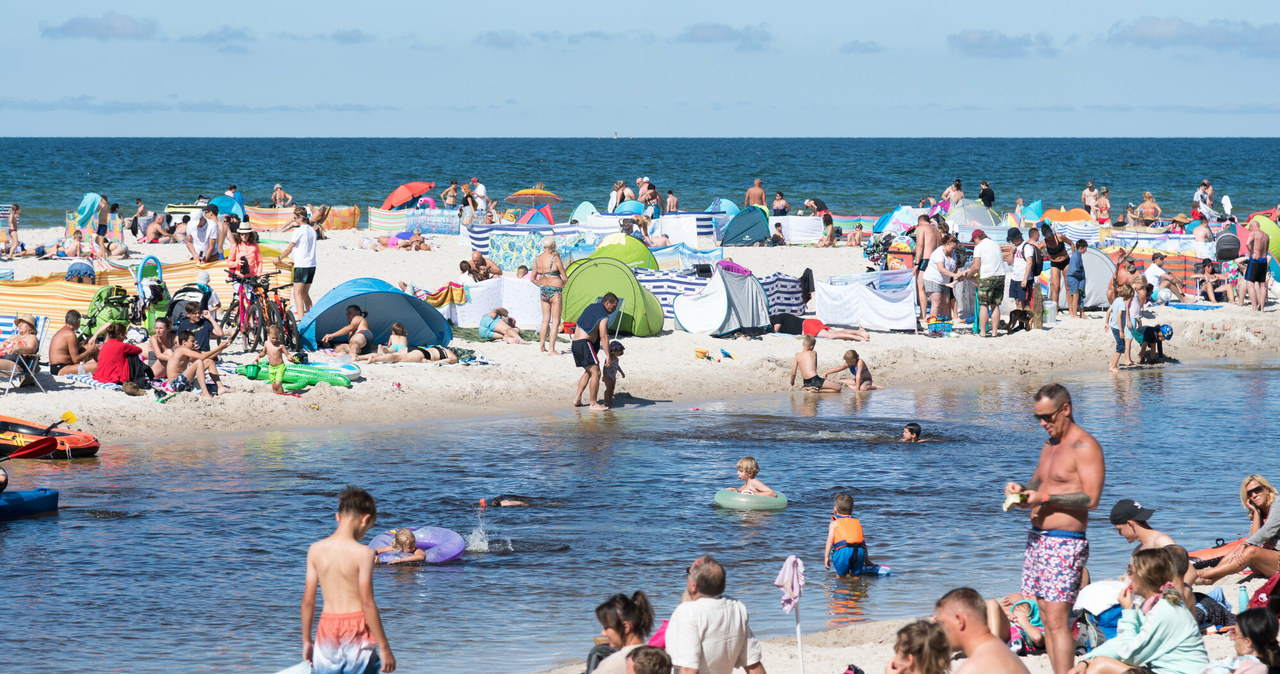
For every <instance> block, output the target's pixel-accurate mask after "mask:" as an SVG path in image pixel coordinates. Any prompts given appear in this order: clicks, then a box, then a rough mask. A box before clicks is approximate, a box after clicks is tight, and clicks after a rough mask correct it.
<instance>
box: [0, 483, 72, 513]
mask: <svg viewBox="0 0 1280 674" xmlns="http://www.w3.org/2000/svg"><path fill="white" fill-rule="evenodd" d="M57 511H58V490H57V489H44V488H40V489H32V490H30V491H5V492H3V493H0V520H11V519H15V518H18V517H30V516H32V515H43V514H44V513H52V512H57Z"/></svg>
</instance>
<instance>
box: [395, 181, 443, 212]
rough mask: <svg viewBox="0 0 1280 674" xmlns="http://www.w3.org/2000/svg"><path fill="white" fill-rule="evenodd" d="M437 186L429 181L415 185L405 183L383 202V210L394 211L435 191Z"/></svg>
mask: <svg viewBox="0 0 1280 674" xmlns="http://www.w3.org/2000/svg"><path fill="white" fill-rule="evenodd" d="M435 187H436V184H435V183H434V182H431V181H429V180H427V181H418V182H413V183H405V184H403V185H401V186H399V187H397V188H395V189H394V190H391V194H388V195H387V200H386V201H384V202H382V210H384V211H392V210H395V209H397V208H400V207H401V206H403V205H405V204H407V203H409V202H410V201H413V200H414V199H417V198H418V197H420V196H422V195H423V194H426V193H427V192H430V191H431V190H433V189H435Z"/></svg>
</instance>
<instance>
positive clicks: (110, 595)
mask: <svg viewBox="0 0 1280 674" xmlns="http://www.w3.org/2000/svg"><path fill="white" fill-rule="evenodd" d="M1276 370H1277V366H1276V365H1274V364H1265V363H1264V364H1261V365H1258V364H1251V365H1235V366H1229V365H1215V364H1207V365H1187V366H1180V367H1170V368H1166V369H1162V370H1146V371H1134V372H1128V373H1124V374H1122V375H1120V376H1119V377H1116V378H1114V379H1113V378H1111V377H1110V376H1108V375H1105V374H1101V375H1093V374H1085V375H1078V376H1071V377H1066V378H1064V379H1063V380H1062V381H1063V382H1064V383H1066V384H1067V385H1068V387H1069V388H1070V389H1071V390H1072V392H1073V395H1074V396H1075V399H1076V406H1075V407H1076V413H1077V418H1078V420H1079V421H1080V422H1081V423H1082V424H1083V425H1084V426H1085V428H1086V429H1088V430H1090V431H1091V432H1093V433H1094V434H1095V435H1097V437H1098V438H1099V440H1100V441H1101V442H1102V444H1103V447H1104V450H1105V452H1106V458H1107V468H1108V477H1107V487H1106V490H1105V492H1104V495H1103V499H1102V501H1103V503H1102V506H1101V507H1100V508H1099V509H1098V512H1096V513H1095V514H1094V515H1093V517H1092V525H1093V526H1092V528H1091V534H1092V535H1091V539H1092V541H1093V542H1092V546H1093V548H1092V557H1091V560H1090V564H1089V566H1090V569H1091V570H1092V571H1093V573H1094V574H1095V575H1096V576H1097V577H1104V576H1113V575H1116V574H1118V573H1120V572H1121V570H1122V569H1123V565H1124V558H1125V556H1126V555H1127V554H1128V551H1129V549H1130V547H1131V546H1128V545H1127V544H1125V543H1124V541H1123V539H1121V538H1120V537H1118V536H1116V535H1115V534H1114V533H1113V532H1112V531H1111V529H1110V526H1109V525H1108V523H1107V521H1106V513H1107V512H1108V511H1109V509H1110V506H1111V504H1113V503H1114V502H1115V500H1116V499H1118V498H1123V497H1131V498H1136V499H1138V500H1139V501H1140V502H1142V503H1143V504H1144V505H1146V506H1149V507H1154V508H1156V509H1157V511H1158V512H1157V513H1156V515H1155V516H1154V517H1153V519H1152V524H1153V525H1154V526H1155V527H1156V528H1158V529H1161V530H1163V531H1166V532H1168V533H1170V534H1171V535H1173V536H1174V538H1175V539H1176V540H1178V541H1179V542H1183V543H1185V544H1187V545H1188V546H1189V547H1190V548H1192V549H1195V548H1200V547H1207V546H1210V545H1212V544H1213V539H1214V538H1216V537H1226V538H1232V537H1235V536H1238V535H1240V534H1242V533H1245V532H1247V528H1248V520H1247V518H1246V517H1245V516H1244V513H1243V511H1242V510H1241V509H1240V506H1239V501H1238V497H1237V496H1236V494H1237V492H1238V488H1239V480H1240V478H1241V477H1242V476H1243V475H1244V474H1246V473H1250V472H1260V473H1263V474H1274V473H1275V472H1276V468H1277V465H1276V464H1277V460H1276V455H1275V454H1274V452H1271V451H1270V443H1269V442H1268V441H1267V440H1266V439H1268V438H1271V437H1274V436H1275V435H1276V433H1277V431H1278V430H1280V421H1278V420H1277V419H1280V416H1278V415H1277V412H1278V411H1280V405H1277V403H1276V402H1275V399H1274V398H1272V397H1271V396H1270V389H1271V388H1272V386H1273V384H1272V382H1273V381H1274V380H1275V376H1276ZM1042 383H1043V381H1042V380H1040V379H1013V380H1001V381H997V380H991V381H987V380H976V381H971V382H965V383H959V384H953V385H946V386H932V387H917V388H901V389H896V390H888V391H880V392H876V393H874V394H870V395H863V396H854V395H830V396H822V397H819V396H815V395H804V394H797V395H794V396H771V397H763V398H755V399H748V400H742V401H735V402H724V403H705V404H699V405H697V407H698V408H699V409H698V410H697V411H692V410H690V408H689V407H685V406H668V407H664V408H653V407H649V408H639V409H630V410H625V409H624V410H622V411H617V412H613V413H607V414H588V413H581V414H579V413H574V412H564V413H557V414H544V415H537V416H528V417H510V418H498V419H487V420H477V421H461V422H460V421H449V422H440V423H433V424H424V425H419V426H406V427H400V428H384V429H336V430H327V431H316V432H293V433H270V434H262V435H246V436H235V437H231V438H229V439H225V440H220V439H209V440H202V441H200V442H184V441H177V440H175V441H166V442H155V443H147V444H134V445H114V446H108V447H104V448H103V450H102V453H101V455H100V457H98V458H95V459H82V460H75V461H71V462H53V461H48V462H44V461H41V462H32V461H26V462H9V463H7V464H5V465H6V467H8V468H9V470H10V473H11V476H12V480H13V483H14V486H15V488H22V489H25V488H32V487H35V486H47V487H53V488H56V489H59V490H61V492H62V505H63V509H62V510H61V511H60V512H59V514H58V515H57V516H54V517H46V518H39V519H33V520H22V521H16V522H0V588H3V594H4V604H5V609H6V615H7V616H8V618H9V620H10V621H11V622H12V621H17V622H18V623H21V624H23V625H25V628H24V629H23V630H22V638H21V639H18V638H11V639H10V641H9V655H8V656H7V657H6V658H5V659H6V660H7V661H9V662H31V663H39V667H38V668H39V669H44V670H51V671H87V670H99V669H116V668H126V667H127V668H128V669H130V670H134V671H157V672H158V671H179V670H181V671H193V670H215V669H216V670H237V671H274V670H275V669H279V668H282V667H285V666H287V665H289V664H291V663H293V662H296V661H297V660H298V658H299V653H300V652H299V649H298V644H299V637H298V605H299V600H300V597H301V592H302V582H303V574H304V570H305V561H304V560H305V553H306V547H307V545H308V543H309V542H311V541H312V540H315V539H317V538H320V537H323V536H325V535H327V534H328V533H329V532H330V531H331V530H332V527H333V515H332V511H333V509H334V506H335V503H336V495H337V493H338V491H339V490H340V489H341V487H342V486H343V485H344V484H346V483H347V482H354V483H357V484H360V485H362V486H365V487H367V488H369V489H370V490H371V491H372V492H373V494H374V495H375V496H376V498H377V499H378V505H379V511H380V512H379V525H378V526H379V529H377V530H375V531H373V532H371V533H370V535H369V537H372V535H373V534H374V533H377V532H378V531H379V530H381V528H390V527H395V526H399V525H410V524H412V525H421V524H432V525H439V526H445V527H449V528H452V529H454V530H455V531H458V532H459V533H462V534H463V535H464V536H468V538H469V543H470V547H471V548H472V549H473V551H471V552H468V553H467V554H466V555H465V556H464V557H463V559H462V560H461V561H460V562H458V563H454V564H449V565H444V566H436V567H416V568H415V567H397V568H389V567H382V568H378V569H377V570H376V573H375V588H376V593H377V597H378V603H379V605H380V607H381V609H382V614H383V620H384V624H385V625H386V626H387V629H388V633H389V637H390V640H391V644H392V646H393V649H394V651H395V653H396V655H397V658H398V659H399V661H400V667H401V671H405V672H425V671H475V672H495V671H529V670H535V669H540V668H544V667H546V666H548V665H551V664H553V663H554V662H556V661H558V660H562V659H565V658H581V657H583V656H584V655H585V653H586V651H587V649H588V648H589V647H590V645H591V637H592V636H593V635H594V634H596V633H598V632H599V625H598V624H597V623H596V621H595V618H594V613H593V609H594V607H595V606H596V605H597V604H598V603H600V602H601V601H603V600H604V599H605V598H606V597H607V596H608V595H609V594H611V593H613V592H617V591H623V592H628V593H630V592H632V591H634V590H635V589H643V590H645V592H647V593H648V594H649V595H650V597H651V599H652V601H653V602H654V603H655V605H656V607H657V613H658V616H659V619H661V618H663V617H665V616H667V615H669V614H670V612H671V610H672V609H673V608H674V606H675V604H676V602H677V601H678V600H679V594H680V591H681V589H682V588H683V584H684V569H685V567H686V566H688V564H689V562H690V561H691V560H692V559H693V558H694V557H695V556H696V555H697V554H699V553H702V552H713V553H715V554H716V555H717V557H719V558H720V559H721V560H722V561H723V562H724V563H725V565H726V567H727V569H728V584H729V593H730V594H732V595H734V596H736V597H738V598H740V599H742V600H744V601H745V602H746V603H747V605H748V606H749V607H750V609H751V610H752V625H753V627H754V628H755V629H756V631H757V633H758V634H761V635H782V634H787V633H790V632H791V631H792V630H793V629H794V627H793V623H792V620H793V619H792V618H791V616H789V615H786V614H783V613H782V612H781V610H780V609H779V604H778V598H779V596H780V595H779V593H778V591H777V589H776V588H774V587H773V586H772V581H773V578H774V576H775V575H776V574H777V571H778V568H779V566H780V564H781V562H782V560H783V559H784V558H785V557H786V556H787V555H788V554H792V553H794V554H798V555H800V556H801V558H802V559H803V560H804V561H805V563H806V570H807V576H808V581H809V584H808V586H807V587H806V591H805V595H804V598H803V599H802V603H801V618H802V621H803V624H804V628H805V630H806V631H813V630H816V629H820V628H823V627H827V626H834V625H840V624H846V623H849V622H854V621H859V620H866V619H882V618H895V617H909V616H917V615H924V614H927V613H929V612H930V610H931V607H932V603H933V601H934V600H935V599H936V598H937V597H938V596H939V595H940V594H941V593H942V592H944V591H945V590H946V589H949V588H950V587H953V586H955V585H957V584H962V583H963V584H969V585H972V586H974V587H976V588H977V589H979V590H980V591H982V592H983V593H984V594H987V595H996V594H1001V593H1005V592H1009V591H1012V590H1014V589H1016V586H1017V582H1018V578H1019V575H1020V569H1021V560H1020V554H1021V547H1022V539H1023V531H1024V529H1025V526H1026V523H1027V522H1026V515H1025V513H1016V514H1015V513H1010V514H1003V513H1001V512H1000V509H999V508H1000V504H1001V502H1002V500H1003V498H1002V493H1001V491H1002V488H1003V484H1004V482H1005V481H1006V480H1009V479H1014V480H1018V481H1022V480H1024V479H1026V477H1027V476H1028V475H1029V474H1030V472H1031V470H1032V469H1033V467H1034V462H1035V459H1036V455H1037V451H1038V448H1039V446H1040V444H1041V442H1042V441H1043V437H1044V434H1043V432H1042V431H1041V430H1040V428H1039V426H1038V425H1037V424H1036V423H1035V422H1034V420H1033V419H1032V418H1031V407H1030V402H1029V399H1030V397H1031V394H1032V392H1033V391H1034V390H1035V389H1036V388H1038V387H1039V386H1040V385H1041V384H1042ZM909 420H919V421H920V422H921V423H922V424H923V425H924V427H925V433H926V435H927V436H929V437H931V438H934V439H936V440H937V442H931V443H926V444H920V445H910V446H907V445H901V444H898V443H895V442H892V441H891V440H892V439H894V438H896V437H897V436H898V434H899V433H900V432H901V428H902V425H903V423H904V422H906V421H909ZM748 454H749V455H752V456H755V457H756V458H757V459H758V460H759V461H760V463H761V465H762V467H763V472H762V473H761V478H762V479H763V480H764V481H765V482H766V484H768V485H770V486H771V487H773V488H775V489H777V490H779V491H782V492H784V493H785V494H786V495H787V497H788V499H789V500H790V502H791V504H790V507H788V508H787V509H786V510H785V511H783V512H779V513H739V512H732V511H722V510H717V509H715V508H714V507H713V506H712V505H711V497H712V495H713V493H714V491H715V490H716V489H718V488H720V487H724V486H736V483H735V481H734V480H735V476H734V473H735V469H734V464H735V463H736V461H737V459H738V458H740V457H741V456H743V455H748ZM839 491H849V492H851V493H853V495H854V497H855V500H856V506H855V509H856V514H857V516H858V517H859V518H861V520H862V523H863V526H864V527H865V529H866V531H867V536H868V543H869V546H870V549H871V553H872V557H873V558H874V559H875V560H877V561H880V562H883V563H887V564H889V565H891V566H892V567H893V569H894V574H893V575H892V576H889V577H882V578H860V579H855V580H841V579H838V578H836V577H834V576H832V575H831V574H830V573H829V572H826V571H823V569H822V560H821V556H822V544H823V541H824V538H825V532H826V525H827V522H828V517H829V514H830V508H831V499H832V497H833V495H834V494H835V493H837V492H839ZM504 492H505V493H514V494H527V495H531V496H537V497H540V498H542V499H545V501H543V502H541V504H540V505H537V506H535V507H528V508H499V509H490V510H489V511H488V512H486V513H485V514H484V516H483V520H481V519H480V518H479V516H478V515H479V514H478V511H477V508H476V504H477V501H478V500H479V499H480V498H481V497H486V498H489V497H492V496H494V495H497V494H499V493H504ZM485 538H487V545H483V544H482V539H485ZM486 547H487V549H490V550H494V552H481V551H478V550H484V549H486ZM11 636H12V633H11Z"/></svg>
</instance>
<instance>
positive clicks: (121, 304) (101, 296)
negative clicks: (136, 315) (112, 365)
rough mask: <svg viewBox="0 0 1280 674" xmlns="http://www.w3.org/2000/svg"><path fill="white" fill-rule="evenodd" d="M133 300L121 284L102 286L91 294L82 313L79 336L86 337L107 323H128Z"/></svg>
mask: <svg viewBox="0 0 1280 674" xmlns="http://www.w3.org/2000/svg"><path fill="white" fill-rule="evenodd" d="M132 304H133V300H132V299H131V298H130V297H129V291H128V290H125V289H124V287H123V286H118V285H108V286H103V287H102V288H101V289H99V290H98V292H96V293H94V294H93V299H92V300H90V302H89V308H88V309H87V310H86V311H85V313H84V321H83V322H81V324H80V337H81V338H82V339H88V338H89V337H91V336H92V335H93V333H95V332H97V331H98V328H101V327H102V326H103V325H105V324H107V323H120V324H121V325H128V324H129V309H130V308H131V306H132Z"/></svg>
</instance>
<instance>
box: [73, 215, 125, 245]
mask: <svg viewBox="0 0 1280 674" xmlns="http://www.w3.org/2000/svg"><path fill="white" fill-rule="evenodd" d="M95 213H96V211H95ZM77 229H78V230H80V232H81V234H82V235H83V236H84V240H85V242H86V243H88V242H91V241H93V240H94V237H96V236H97V235H98V221H97V219H96V218H95V219H93V220H90V221H89V223H88V224H87V225H84V226H82V225H81V224H80V222H79V220H77V218H76V214H75V213H67V227H66V230H65V231H64V232H63V238H68V239H69V238H71V235H72V234H74V233H75V231H76V230H77ZM107 238H108V239H110V240H111V241H117V242H118V241H123V240H124V218H122V217H120V214H119V213H116V214H113V215H111V216H109V217H108V218H107Z"/></svg>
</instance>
